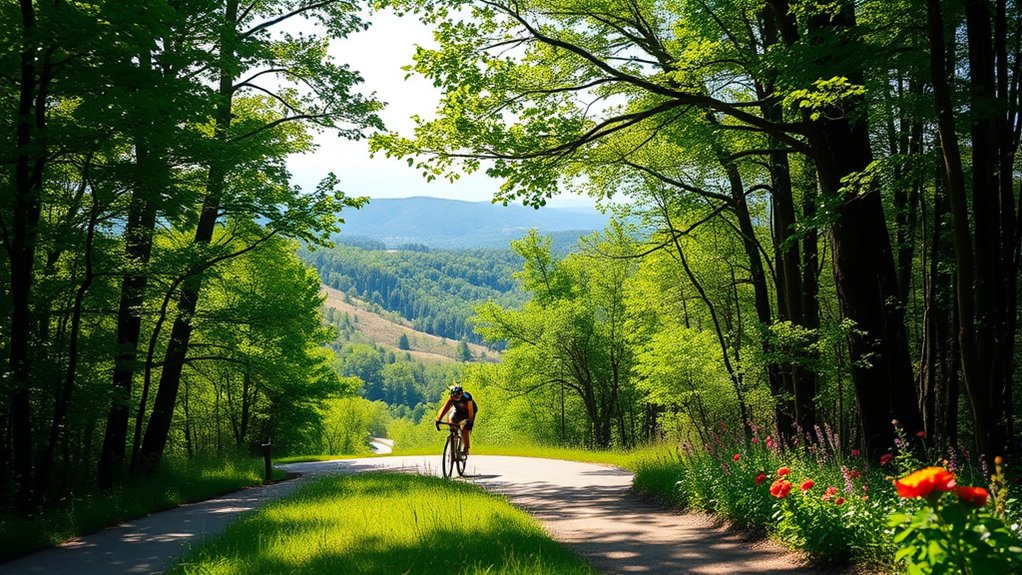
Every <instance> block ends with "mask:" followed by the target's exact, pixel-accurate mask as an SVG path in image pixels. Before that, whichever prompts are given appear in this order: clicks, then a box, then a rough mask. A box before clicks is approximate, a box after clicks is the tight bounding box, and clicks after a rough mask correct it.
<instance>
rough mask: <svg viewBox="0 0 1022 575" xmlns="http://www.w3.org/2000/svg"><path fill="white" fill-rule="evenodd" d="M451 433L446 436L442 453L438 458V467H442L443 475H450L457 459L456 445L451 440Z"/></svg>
mask: <svg viewBox="0 0 1022 575" xmlns="http://www.w3.org/2000/svg"><path fill="white" fill-rule="evenodd" d="M453 437H454V436H453V435H448V436H447V443H445V444H444V454H443V457H441V458H440V467H441V468H442V469H443V472H444V477H450V476H451V475H452V474H453V473H454V467H455V464H456V463H457V460H458V446H457V444H456V443H455V442H454V441H452V438H453Z"/></svg>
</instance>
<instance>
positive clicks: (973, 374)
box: [927, 0, 1017, 459]
mask: <svg viewBox="0 0 1022 575" xmlns="http://www.w3.org/2000/svg"><path fill="white" fill-rule="evenodd" d="M965 16H966V32H967V40H968V56H969V76H970V80H971V82H972V90H971V91H970V95H971V99H970V102H969V108H970V110H971V114H972V117H971V118H970V120H971V138H970V143H971V148H972V152H971V154H970V157H971V159H972V170H971V173H972V194H971V200H972V201H971V207H972V215H973V222H972V223H973V224H974V225H972V226H971V227H970V221H969V206H970V202H969V199H970V197H969V193H968V190H967V188H966V178H965V168H964V166H963V162H962V158H961V153H960V151H959V142H958V136H957V133H956V131H955V117H954V107H955V106H954V103H953V101H952V97H953V95H952V93H951V90H950V86H949V83H948V79H947V77H946V75H945V74H944V70H945V62H946V53H945V30H944V22H943V15H942V13H941V7H940V3H939V2H938V1H937V0H928V2H927V30H928V36H929V41H930V54H931V60H930V71H931V77H932V81H933V88H934V101H935V105H936V107H937V118H938V123H937V126H938V131H939V134H940V142H941V148H942V151H943V155H944V167H945V171H946V176H945V177H946V179H947V186H948V197H949V199H950V202H951V204H950V205H951V221H952V229H953V237H954V250H955V263H956V266H957V267H956V280H955V284H956V285H955V291H956V299H957V304H958V305H957V312H958V319H959V325H958V327H959V337H958V342H959V348H960V353H961V361H962V375H963V376H964V380H965V388H966V391H967V392H968V394H969V400H970V404H971V405H972V410H973V422H974V426H975V429H976V435H977V437H976V441H977V449H978V451H979V453H980V454H982V455H983V456H984V457H986V458H988V459H991V458H993V457H994V456H996V455H999V454H1004V453H1007V452H1008V450H1009V449H1010V445H1009V441H1008V440H1009V436H1008V430H1009V429H1010V427H1009V422H1008V420H1009V419H1010V417H1011V413H1012V406H1011V405H1010V404H1008V403H1007V402H1006V399H1007V400H1008V401H1010V397H1011V395H1010V387H1011V383H1012V373H1011V372H1012V368H1013V363H1012V355H1013V353H1014V338H1015V334H1014V319H1013V318H1008V317H1007V314H1008V313H1014V310H1015V306H1016V303H1015V302H1014V301H1012V300H1013V299H1014V298H1015V287H1014V283H1015V282H1016V281H1017V278H1016V271H1015V270H1016V269H1017V267H1016V266H1017V256H1016V249H1017V248H1016V246H1017V239H1016V237H1015V234H1016V232H1015V227H1016V224H1015V222H1014V218H1015V211H1014V207H1015V206H1014V197H1013V193H1012V190H1011V189H1010V184H1011V182H1010V179H1009V180H1008V183H1009V189H1008V190H1007V192H1005V190H1003V189H1001V185H1002V182H1003V180H1002V178H1001V175H1000V173H999V172H1000V171H1001V169H1002V168H1003V166H1002V163H1001V161H1002V160H1003V159H1004V158H1005V157H1007V156H1009V155H1010V154H1011V153H1013V148H1012V142H1011V139H1012V138H1011V137H1010V135H1009V134H1010V132H1011V130H1010V129H1009V128H1008V127H1007V115H1006V114H1005V113H1004V112H1003V111H1000V112H997V111H995V112H990V111H988V110H997V108H998V101H997V99H998V87H997V85H996V84H997V80H998V74H997V72H998V69H1001V70H1002V71H1003V73H1004V74H1005V75H1006V74H1007V68H1006V65H1005V66H1004V67H1002V66H1000V65H999V64H998V63H997V60H998V57H997V56H995V48H994V47H995V46H997V47H998V48H997V51H1001V48H1000V46H1001V44H1000V43H1001V42H1002V39H999V38H994V39H993V40H991V37H993V36H994V33H995V32H996V33H998V34H1003V33H1005V32H1006V23H1002V22H998V23H997V25H996V26H995V27H994V29H992V28H991V16H992V13H991V10H990V5H989V2H987V1H986V0H969V1H967V2H966V4H965ZM1003 80H1004V81H1005V82H1006V81H1007V79H1006V77H1005V78H1004V79H1003ZM1004 90H1006V84H1005V88H1004ZM1004 90H1002V91H1004ZM1004 93H1006V92H1004ZM1000 103H1003V104H1007V102H1000ZM1005 211H1007V212H1008V213H1005ZM1009 330H1010V333H1009Z"/></svg>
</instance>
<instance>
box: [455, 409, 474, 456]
mask: <svg viewBox="0 0 1022 575" xmlns="http://www.w3.org/2000/svg"><path fill="white" fill-rule="evenodd" d="M467 419H468V418H467V417H459V418H457V419H455V420H454V423H457V424H464V425H462V427H461V450H462V451H461V452H462V453H463V454H464V455H468V447H469V439H470V436H471V435H472V424H471V423H465V422H466V420H467Z"/></svg>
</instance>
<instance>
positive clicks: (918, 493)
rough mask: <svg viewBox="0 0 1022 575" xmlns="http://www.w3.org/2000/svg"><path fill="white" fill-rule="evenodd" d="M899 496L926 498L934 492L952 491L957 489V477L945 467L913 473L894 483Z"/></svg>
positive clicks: (929, 468) (930, 468)
mask: <svg viewBox="0 0 1022 575" xmlns="http://www.w3.org/2000/svg"><path fill="white" fill-rule="evenodd" d="M894 486H895V487H896V488H897V489H898V496H899V497H904V498H905V499H911V498H913V497H926V496H927V495H929V494H931V493H933V492H934V491H951V490H952V489H954V487H955V476H954V474H953V473H951V472H950V471H948V470H946V469H944V468H943V467H927V468H924V469H920V470H918V471H913V472H912V473H909V474H908V475H906V476H905V477H902V478H901V479H898V480H897V481H895V482H894Z"/></svg>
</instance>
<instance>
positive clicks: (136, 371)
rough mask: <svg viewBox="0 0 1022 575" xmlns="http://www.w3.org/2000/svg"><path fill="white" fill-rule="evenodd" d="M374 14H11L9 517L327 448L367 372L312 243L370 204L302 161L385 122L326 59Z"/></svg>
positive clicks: (5, 23) (0, 94) (3, 221)
mask: <svg viewBox="0 0 1022 575" xmlns="http://www.w3.org/2000/svg"><path fill="white" fill-rule="evenodd" d="M365 25H366V23H365V22H364V21H363V20H361V19H360V17H359V16H358V13H357V7H355V6H353V5H351V4H350V3H347V2H333V1H329V0H328V1H325V2H315V3H309V2H304V1H300V0H294V1H282V2H269V3H262V2H257V3H247V2H241V1H239V0H224V1H219V0H210V1H206V0H188V1H185V2H176V1H175V2H167V1H165V0H153V1H149V0H143V1H140V2H127V3H126V2H121V1H99V2H74V1H72V2H48V1H40V2H32V1H25V2H20V3H10V2H7V3H4V4H3V7H2V8H0V77H2V78H4V83H3V87H2V88H0V109H2V113H0V150H2V152H0V197H2V201H0V245H2V246H3V253H4V255H5V257H4V258H3V259H2V261H0V285H2V291H0V310H2V313H3V317H4V321H3V323H2V326H0V334H2V337H0V354H2V356H3V357H4V361H3V368H2V374H0V507H2V508H3V510H16V511H19V512H20V513H22V514H24V515H31V514H32V513H34V511H35V510H36V509H38V508H39V507H40V506H41V505H43V504H49V503H53V502H59V501H61V500H63V499H64V498H65V497H66V495H67V494H68V493H70V492H72V491H74V492H76V493H79V494H80V493H82V492H88V491H89V490H91V489H93V488H95V487H96V486H99V487H100V488H104V489H105V488H109V487H112V486H116V485H118V484H121V483H122V482H124V481H125V480H126V479H127V478H128V477H129V476H132V475H134V476H144V475H146V474H148V473H151V472H152V471H154V470H155V469H156V468H157V467H158V466H159V464H160V462H161V461H162V460H163V459H164V458H165V457H168V456H196V455H202V454H205V455H215V456H218V457H219V456H227V455H229V454H231V453H235V452H236V451H241V452H248V451H249V450H250V449H251V448H252V446H258V444H259V443H261V442H263V441H265V440H266V439H267V438H272V439H273V441H279V442H282V443H284V444H290V445H292V446H294V447H296V448H301V446H305V448H306V449H309V450H314V449H319V447H318V446H319V442H320V440H321V439H322V435H321V433H320V425H321V417H320V415H319V412H318V410H319V409H320V408H321V407H322V406H323V405H324V401H326V400H327V399H328V398H331V397H340V396H342V395H345V394H350V393H351V392H353V391H354V389H355V388H356V387H357V386H358V385H359V383H358V382H352V381H350V380H347V379H345V378H342V377H341V376H340V374H339V373H338V372H337V370H336V369H335V367H334V366H333V361H335V360H334V358H333V357H332V354H331V352H330V351H329V350H328V349H326V348H325V347H323V345H324V344H325V343H327V342H329V341H330V340H331V339H332V334H331V332H330V330H327V329H325V328H324V327H323V324H322V322H321V310H320V304H321V298H320V295H319V285H320V284H319V281H318V279H317V278H316V276H315V273H314V272H312V271H311V270H309V269H308V268H307V267H306V266H304V265H303V264H302V263H301V262H300V261H299V260H298V258H297V256H296V254H295V252H296V249H297V245H298V243H299V242H308V243H312V244H321V243H325V242H326V241H327V240H328V238H329V236H330V235H331V234H333V233H335V232H336V231H337V230H338V213H339V212H340V211H341V210H342V209H343V208H350V207H358V206H359V205H362V204H363V203H364V201H365V199H364V198H353V197H348V196H345V195H344V194H343V193H341V192H340V191H339V190H337V187H336V186H337V178H335V177H333V176H329V177H327V178H326V179H324V180H323V182H322V183H321V184H320V185H319V186H318V187H317V188H316V189H312V190H299V189H297V188H295V187H294V186H292V185H291V183H290V174H289V173H288V171H287V169H286V165H285V163H286V161H287V158H288V157H289V156H290V155H293V154H299V153H302V152H304V151H307V150H309V149H310V146H311V133H312V132H313V131H315V130H328V131H330V132H333V133H335V134H337V135H339V136H341V137H344V138H350V139H357V138H360V137H363V136H364V135H365V131H366V130H367V129H374V128H375V129H378V128H381V127H382V124H381V122H380V120H379V119H378V117H377V116H376V111H377V110H379V109H380V107H381V104H380V103H379V102H377V101H376V100H375V99H374V98H371V97H366V96H363V95H361V94H360V93H359V92H358V90H357V89H356V88H355V87H356V86H357V85H358V84H359V82H360V81H361V78H360V76H359V75H358V74H357V73H356V72H355V71H353V70H351V69H349V68H347V67H346V66H344V65H343V64H340V63H338V62H336V61H334V60H333V59H332V58H331V57H330V56H329V55H328V54H327V47H328V45H329V42H330V41H331V39H336V38H341V37H344V36H346V35H348V34H350V33H352V32H354V31H356V30H360V29H363V28H364V26H365ZM293 26H299V27H302V26H312V27H314V28H315V31H314V32H303V33H301V34H294V33H292V32H291V30H293V29H294V28H293Z"/></svg>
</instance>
